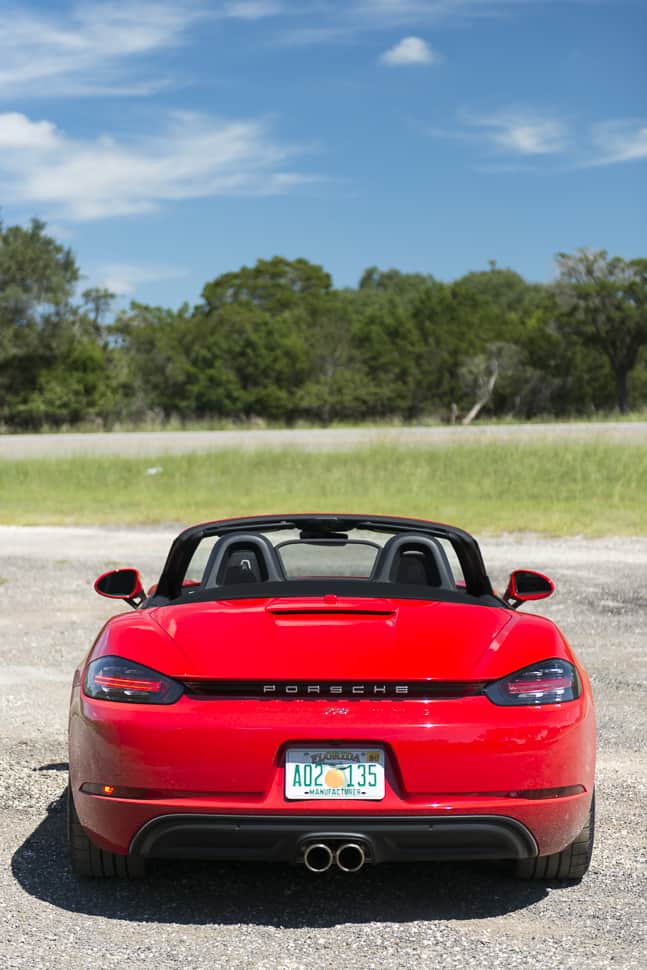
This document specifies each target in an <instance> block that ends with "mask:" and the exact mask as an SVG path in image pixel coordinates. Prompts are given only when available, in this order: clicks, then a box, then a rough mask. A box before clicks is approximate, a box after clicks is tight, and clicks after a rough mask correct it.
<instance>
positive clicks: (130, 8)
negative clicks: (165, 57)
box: [0, 0, 204, 96]
mask: <svg viewBox="0 0 647 970" xmlns="http://www.w3.org/2000/svg"><path fill="white" fill-rule="evenodd" d="M203 15H204V10H201V8H200V5H199V4H194V5H191V4H189V3H188V0H158V2H152V0H130V2H126V0H114V2H112V3H97V2H93V3H86V4H83V5H81V4H79V5H78V6H75V7H72V8H70V9H68V11H67V12H66V13H65V14H63V15H59V16H58V18H56V17H54V16H52V15H51V14H50V15H45V14H43V13H42V12H38V13H37V12H29V11H28V10H26V9H25V7H24V6H22V5H20V6H15V7H14V9H13V10H6V11H4V12H3V18H2V31H0V95H3V94H4V95H6V94H12V93H14V92H20V94H21V95H28V94H36V95H40V96H42V95H43V94H44V93H45V92H46V93H47V94H48V95H49V96H51V95H57V94H67V93H69V91H70V90H71V92H72V93H75V94H79V93H89V94H94V93H105V92H106V89H110V88H111V87H112V85H113V84H115V85H116V86H117V88H118V89H119V90H120V91H121V93H124V92H125V93H128V92H129V90H130V88H129V82H130V80H131V79H130V77H129V76H128V75H127V74H125V73H124V72H125V67H124V64H125V62H126V61H127V60H128V59H132V58H134V57H142V56H144V55H149V54H152V53H155V52H157V51H160V50H162V49H166V48H169V47H171V46H173V45H176V44H179V43H181V42H182V39H183V36H184V34H185V32H186V31H187V30H188V29H189V27H191V26H193V24H194V23H195V22H196V20H197V19H200V18H201V17H202V16H203ZM125 78H126V79H127V80H126V83H125ZM132 80H133V84H134V92H133V93H149V90H150V89H151V85H152V87H153V88H155V87H156V86H158V84H159V82H150V81H148V82H144V83H143V84H142V82H141V81H139V80H138V79H137V78H134V79H132ZM85 85H87V86H88V90H87V91H83V87H84V86H85Z"/></svg>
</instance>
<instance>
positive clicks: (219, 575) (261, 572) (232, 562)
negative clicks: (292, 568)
mask: <svg viewBox="0 0 647 970" xmlns="http://www.w3.org/2000/svg"><path fill="white" fill-rule="evenodd" d="M284 578H285V577H284V575H283V571H282V569H281V566H280V563H279V560H278V556H277V555H276V551H275V549H274V546H273V545H272V543H271V542H270V540H269V539H268V538H267V536H264V535H260V534H254V533H249V532H248V533H238V534H235V533H234V534H231V535H224V536H221V537H220V539H218V541H217V542H216V543H214V546H213V549H212V550H211V554H210V556H209V559H208V561H207V565H206V566H205V570H204V573H203V576H202V586H203V587H205V588H206V589H210V588H212V587H214V586H238V585H242V584H243V583H266V582H277V581H278V582H280V581H281V580H283V579H284Z"/></svg>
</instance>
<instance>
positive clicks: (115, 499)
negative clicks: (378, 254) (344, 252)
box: [0, 442, 647, 536]
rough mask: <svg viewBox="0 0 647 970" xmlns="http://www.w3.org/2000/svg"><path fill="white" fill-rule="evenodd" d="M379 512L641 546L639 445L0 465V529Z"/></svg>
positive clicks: (646, 485) (645, 483) (645, 528)
mask: <svg viewBox="0 0 647 970" xmlns="http://www.w3.org/2000/svg"><path fill="white" fill-rule="evenodd" d="M285 511H292V512H296V511H310V512H315V511H322V512H323V511H335V512H356V511H363V512H367V511H369V512H375V513H378V512H381V513H391V514H396V515H398V514H399V515H411V516H420V517H422V518H430V519H437V520H439V521H447V522H454V523H455V524H457V525H462V526H464V527H465V528H467V529H469V530H471V531H474V532H477V533H481V534H482V533H499V532H502V531H519V530H521V531H533V532H538V533H544V534H549V535H577V534H582V535H589V536H593V535H647V445H635V444H632V445H626V444H612V443H603V442H594V443H591V444H586V443H580V442H572V443H568V444H557V443H549V442H541V443H532V444H516V443H515V444H513V443H497V444H482V445H463V444H460V445H448V446H447V447H444V446H437V445H436V446H434V447H433V448H429V449H426V448H425V449H423V448H420V447H418V448H407V447H397V446H390V445H379V446H373V447H363V448H358V449H356V450H355V451H340V452H307V451H303V450H300V449H286V450H281V451H277V450H254V451H244V450H231V451H218V452H213V453H207V454H189V455H173V456H170V455H161V456H158V457H157V458H151V457H150V456H147V457H145V458H141V459H135V458H113V457H101V458H98V457H88V458H80V457H77V458H69V459H33V460H22V461H11V460H3V461H0V522H2V523H9V524H21V525H36V524H60V525H64V524H89V523H96V524H106V523H110V524H127V523H133V524H134V523H141V524H156V523H176V522H177V523H190V522H197V521H204V520H208V519H216V518H220V517H221V516H228V515H246V514H254V513H262V512H285Z"/></svg>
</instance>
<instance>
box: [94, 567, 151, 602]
mask: <svg viewBox="0 0 647 970" xmlns="http://www.w3.org/2000/svg"><path fill="white" fill-rule="evenodd" d="M94 588H95V590H96V591H97V593H98V594H99V595H100V596H106V597H107V598H108V599H111V600H126V602H127V603H128V604H129V605H130V606H132V607H133V608H136V607H137V606H139V604H140V603H142V602H143V601H144V599H145V598H146V597H145V594H144V586H143V584H142V579H141V576H140V575H139V572H138V570H136V569H111V570H110V572H107V573H103V574H102V575H101V576H99V578H98V579H97V581H96V582H95V584H94Z"/></svg>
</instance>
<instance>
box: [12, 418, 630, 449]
mask: <svg viewBox="0 0 647 970" xmlns="http://www.w3.org/2000/svg"><path fill="white" fill-rule="evenodd" d="M545 438H552V439H555V438H557V439H559V440H565V441H567V440H573V439H579V440H582V439H584V440H587V439H591V438H603V439H606V440H609V441H629V442H631V441H633V442H636V443H642V444H647V422H644V421H642V422H641V421H616V422H589V423H580V422H577V423H564V424H503V425H501V424H499V425H475V426H470V427H467V428H463V427H435V428H423V427H411V428H310V429H298V430H281V431H132V432H119V431H117V432H110V433H108V432H104V433H95V434H42V435H41V434H16V435H0V458H38V457H46V456H47V457H57V456H60V457H63V456H67V455H88V454H90V455H132V456H137V455H161V454H180V453H185V452H190V451H213V450H214V449H219V448H240V447H242V448H262V447H270V448H284V447H287V446H293V447H298V448H306V449H309V450H324V449H335V448H354V447H355V446H357V445H362V444H374V443H376V442H397V443H399V444H408V445H440V444H447V443H450V442H457V441H470V442H474V441H533V440H541V439H545Z"/></svg>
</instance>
